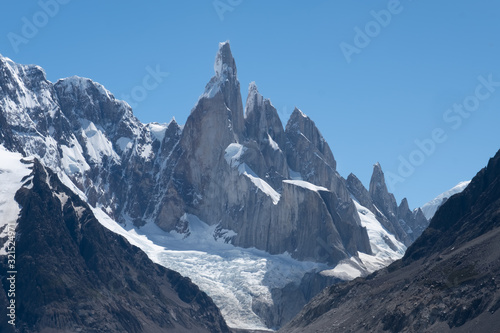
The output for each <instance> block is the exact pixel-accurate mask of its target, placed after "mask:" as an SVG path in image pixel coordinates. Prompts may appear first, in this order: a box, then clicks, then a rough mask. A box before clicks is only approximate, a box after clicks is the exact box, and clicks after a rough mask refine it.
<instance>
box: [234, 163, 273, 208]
mask: <svg viewBox="0 0 500 333" xmlns="http://www.w3.org/2000/svg"><path fill="white" fill-rule="evenodd" d="M238 172H239V173H240V175H244V176H246V177H248V178H249V179H250V180H251V181H252V183H253V184H254V185H255V186H257V188H258V189H259V190H261V191H262V192H264V193H265V194H266V195H267V196H269V197H270V198H271V200H272V201H273V204H275V205H277V204H278V202H279V201H280V198H281V195H280V194H279V193H278V192H276V190H275V189H274V188H272V187H271V185H269V184H268V183H267V182H266V181H265V180H263V179H262V178H259V176H257V175H256V174H255V172H253V170H252V169H250V167H249V166H248V165H247V164H246V163H243V164H240V166H239V167H238Z"/></svg>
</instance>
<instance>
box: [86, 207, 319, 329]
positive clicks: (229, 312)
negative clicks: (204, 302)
mask: <svg viewBox="0 0 500 333" xmlns="http://www.w3.org/2000/svg"><path fill="white" fill-rule="evenodd" d="M94 214H95V215H96V216H97V218H98V219H99V221H100V222H101V224H103V225H104V226H105V227H106V228H108V229H110V230H111V231H113V232H115V233H118V234H120V235H122V236H124V237H126V238H127V239H128V240H129V242H130V243H131V244H133V245H136V246H138V247H140V248H141V249H142V250H143V251H145V252H146V253H147V254H148V256H149V257H150V258H151V259H152V260H153V261H154V262H156V263H158V264H161V265H163V266H165V267H167V268H170V269H173V270H175V271H177V272H179V273H181V274H182V275H184V276H187V277H189V278H191V280H192V281H193V282H194V283H195V284H197V285H198V286H199V287H200V288H201V289H202V290H203V291H205V292H206V293H207V294H208V295H209V296H210V297H211V298H212V299H213V300H214V302H215V303H216V305H217V306H218V307H219V308H220V309H221V312H222V315H223V316H224V318H225V319H226V321H227V323H228V325H229V326H231V327H235V328H241V329H254V330H255V329H258V330H268V329H267V328H266V326H265V325H264V323H263V322H262V321H261V319H260V318H259V317H258V316H257V315H256V314H255V313H254V312H253V310H252V303H253V299H257V298H258V299H259V300H260V301H263V302H272V297H271V292H270V290H271V289H272V288H282V287H284V286H285V285H286V284H288V283H290V282H297V283H298V282H299V281H300V280H301V279H302V277H303V276H304V274H305V273H306V272H309V271H312V270H317V271H319V270H323V269H325V268H326V266H325V265H323V264H318V263H313V262H301V261H297V260H294V259H292V258H291V257H290V256H289V255H288V254H282V255H270V254H268V253H266V252H264V251H260V250H256V249H253V248H252V249H243V248H238V247H235V246H233V245H230V244H226V243H224V242H221V241H217V240H215V239H214V232H215V230H216V228H217V226H216V225H213V226H209V225H207V224H205V223H204V222H203V221H201V220H200V219H198V218H197V217H196V216H194V215H189V214H186V215H184V217H183V220H184V221H186V222H188V223H189V231H190V234H189V236H188V237H187V238H186V237H185V234H178V233H176V232H174V231H172V232H170V233H167V232H164V231H162V230H161V229H159V228H158V227H157V226H156V225H155V224H154V223H148V224H146V225H145V226H144V227H142V228H140V229H135V228H131V229H128V230H126V229H124V228H123V227H122V226H120V225H118V224H117V223H116V222H114V221H113V220H112V219H111V218H109V217H108V216H107V215H106V214H105V213H104V212H103V211H102V210H101V209H98V208H96V209H94Z"/></svg>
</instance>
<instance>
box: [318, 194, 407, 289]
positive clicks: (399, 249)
mask: <svg viewBox="0 0 500 333" xmlns="http://www.w3.org/2000/svg"><path fill="white" fill-rule="evenodd" d="M353 201H354V204H355V205H356V209H357V211H358V214H359V217H360V219H361V225H362V226H363V227H365V228H366V231H367V233H368V238H369V239H370V247H371V250H372V252H373V255H369V254H366V253H362V252H358V253H357V257H351V258H349V259H346V260H343V261H341V262H340V263H339V264H338V265H337V266H336V267H335V268H333V269H330V270H326V271H323V272H321V274H324V275H327V276H335V277H337V278H339V279H344V280H352V279H355V278H357V277H360V276H365V275H367V274H370V273H373V272H375V271H376V270H379V269H381V268H384V267H386V266H388V265H389V264H391V263H392V262H393V261H395V260H398V259H401V258H402V257H403V255H404V253H405V251H406V246H405V245H404V244H403V243H401V242H399V241H398V240H396V238H395V237H394V236H393V235H392V234H390V233H389V232H387V230H385V229H384V227H383V226H382V225H381V224H380V222H379V221H378V220H377V218H376V217H375V215H374V214H373V213H372V212H371V211H370V210H369V209H368V208H366V207H364V206H362V205H360V204H359V203H358V202H357V200H356V199H355V198H353ZM388 241H390V243H392V244H393V247H395V249H392V248H391V247H390V246H389V244H388Z"/></svg>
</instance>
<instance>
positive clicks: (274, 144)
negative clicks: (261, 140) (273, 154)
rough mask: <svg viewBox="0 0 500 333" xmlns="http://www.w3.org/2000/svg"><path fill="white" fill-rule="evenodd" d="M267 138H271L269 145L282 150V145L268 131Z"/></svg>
mask: <svg viewBox="0 0 500 333" xmlns="http://www.w3.org/2000/svg"><path fill="white" fill-rule="evenodd" d="M267 139H268V140H269V145H270V146H271V148H273V149H274V150H276V151H281V149H280V146H279V145H278V143H277V142H276V141H274V140H273V138H271V136H270V135H269V133H267Z"/></svg>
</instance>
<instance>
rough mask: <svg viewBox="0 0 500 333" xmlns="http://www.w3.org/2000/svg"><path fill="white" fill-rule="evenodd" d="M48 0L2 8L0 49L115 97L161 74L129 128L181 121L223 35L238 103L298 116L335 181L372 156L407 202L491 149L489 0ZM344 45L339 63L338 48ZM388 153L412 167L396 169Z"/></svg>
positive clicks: (436, 189)
mask: <svg viewBox="0 0 500 333" xmlns="http://www.w3.org/2000/svg"><path fill="white" fill-rule="evenodd" d="M54 1H56V0H42V1H41V2H37V1H30V2H29V3H27V1H4V2H3V3H2V10H1V11H0V22H1V23H0V28H1V31H0V53H1V54H3V55H4V56H7V57H9V58H11V59H13V60H14V61H16V62H19V63H35V64H38V65H40V66H42V67H43V68H44V69H45V70H46V73H47V77H48V79H49V80H51V81H53V82H55V81H56V80H57V79H58V78H63V77H67V76H71V75H79V76H84V77H89V78H92V79H93V80H94V81H97V82H100V83H102V84H103V85H104V86H105V87H107V88H108V89H109V90H110V91H111V92H113V93H114V94H115V96H116V97H118V98H123V97H124V96H126V95H130V93H131V92H133V91H136V92H138V91H139V90H140V87H141V86H142V82H143V79H144V78H145V76H146V75H148V70H147V68H149V69H152V70H154V69H156V68H159V69H160V71H162V72H168V73H169V75H168V77H163V78H161V83H159V85H158V86H157V87H155V88H154V89H152V90H150V91H146V92H147V97H146V98H144V99H143V100H140V101H139V103H137V102H138V100H137V99H135V100H134V99H132V100H130V98H128V101H129V103H131V104H137V105H136V106H135V108H134V113H135V114H136V116H137V117H138V118H139V119H140V120H141V121H143V122H151V121H157V122H168V121H169V120H170V119H171V118H172V117H173V116H175V117H176V119H177V120H178V121H179V122H180V123H184V122H185V120H186V119H187V117H188V115H189V112H190V110H191V108H192V107H193V106H194V104H195V103H196V101H197V99H198V96H199V95H200V94H201V93H202V92H203V89H204V86H205V84H206V83H207V82H208V81H209V79H210V78H211V76H212V75H213V62H214V57H215V53H216V51H217V48H218V42H220V41H225V40H230V41H231V48H232V50H233V55H234V57H235V59H236V63H237V66H238V76H239V79H240V82H241V85H242V94H243V99H244V100H245V99H246V94H247V87H248V84H249V83H250V82H251V81H256V83H257V85H258V87H259V90H260V91H261V93H262V94H263V95H264V97H266V98H270V99H271V101H272V103H273V104H274V105H275V107H276V108H277V109H278V112H279V114H280V117H281V119H282V121H283V122H284V123H286V121H287V120H288V116H289V115H290V113H291V112H292V111H293V108H294V106H297V107H299V108H300V109H301V110H302V111H303V112H305V113H306V114H308V115H309V116H310V117H311V118H312V119H313V120H314V121H315V122H316V124H317V125H318V127H319V129H320V130H321V132H322V133H323V135H324V136H325V138H326V139H327V141H328V142H329V144H330V147H331V148H332V150H333V153H334V156H335V158H336V160H337V162H338V170H339V172H340V174H341V175H342V176H344V177H347V176H348V174H349V173H350V172H353V173H354V174H356V175H357V176H358V177H359V178H360V179H361V180H362V181H363V183H364V184H365V185H368V183H369V179H370V176H371V172H372V165H373V164H374V163H375V162H377V161H378V162H380V163H381V165H382V168H383V170H384V171H385V172H386V174H387V173H391V174H392V175H394V177H393V179H394V182H395V183H394V187H393V189H394V191H395V194H396V198H397V200H398V201H399V200H401V199H402V198H403V197H408V199H409V203H410V206H411V207H416V206H420V205H422V204H423V203H425V202H426V201H428V200H429V199H432V198H433V197H434V196H436V195H438V194H439V193H441V192H443V191H445V190H447V189H449V188H450V187H452V186H454V185H455V184H456V183H458V182H459V181H462V180H467V179H470V178H471V177H473V176H474V175H475V173H476V172H477V171H479V169H480V168H482V167H483V166H485V165H486V163H487V161H488V158H489V157H491V156H493V155H494V154H495V152H496V151H497V150H498V149H499V148H500V140H499V139H500V131H499V130H498V128H499V125H500V86H494V84H493V85H491V84H489V85H488V87H486V86H484V84H483V86H479V85H480V84H481V82H480V81H479V80H478V77H479V76H482V77H483V78H484V80H486V81H488V76H490V75H491V80H492V81H495V82H500V67H499V65H500V38H499V36H500V20H499V19H498V17H499V15H500V3H499V2H497V1H493V0H479V1H465V0H459V1H456V0H455V1H451V0H448V1H439V2H438V1H430V0H428V1H425V0H413V1H411V0H401V1H400V2H399V5H398V4H397V1H396V2H394V1H386V0H384V1H379V0H377V1H352V0H344V1H315V2H314V3H313V4H311V2H306V1H263V0H221V1H211V0H207V1H95V0H87V1H82V0H72V1H68V0H64V1H63V0H59V1H60V2H61V3H62V2H65V3H64V4H59V6H58V7H59V8H57V10H56V8H54V6H49V7H47V6H42V5H41V3H42V4H51V3H52V4H53V3H54ZM214 4H215V5H218V6H219V13H218V12H217V10H216V9H215V6H214ZM42 7H46V8H45V9H43V8H42ZM382 10H385V11H386V12H381V11H382ZM388 10H390V11H389V13H390V15H391V19H390V22H388V18H387V15H385V16H384V15H383V14H384V13H385V14H387V11H388ZM44 11H45V12H44ZM371 11H375V12H376V13H379V15H380V17H379V20H380V21H381V22H382V23H376V22H377V21H375V17H374V16H373V15H372V13H371ZM46 12H49V14H50V15H49V14H46ZM219 14H220V15H219ZM221 18H222V19H221ZM26 22H28V23H26ZM30 24H35V28H36V29H37V30H38V31H33V30H30V29H29V25H30ZM36 25H38V27H37V26H36ZM356 27H358V28H359V30H361V31H362V32H363V33H364V34H366V29H368V34H369V35H368V36H367V37H368V38H370V41H369V43H367V40H366V36H365V39H363V38H362V37H364V36H361V37H359V36H358V38H357V39H356V40H355V37H356V35H357V32H356V30H355V28H356ZM31 28H32V27H31ZM359 30H358V31H359ZM370 35H371V36H372V37H370ZM342 43H345V44H342ZM347 44H349V46H346V45H347ZM366 44H368V45H366ZM341 45H343V46H344V51H342V48H341ZM356 45H357V46H356ZM355 47H357V50H356V52H357V53H352V54H350V56H349V57H348V58H350V60H351V61H350V62H349V63H348V61H347V60H346V57H345V55H344V53H345V52H346V51H345V50H346V49H347V50H349V52H354V51H353V50H354V48H355ZM137 87H139V88H137ZM134 89H135V90H134ZM138 89H139V90H138ZM488 89H489V90H488ZM137 96H138V95H137ZM140 99H142V97H141V98H140ZM464 101H465V104H467V105H466V107H467V108H468V109H470V110H473V111H470V112H469V111H467V110H466V109H464V106H463V105H462V104H463V103H464ZM455 103H457V104H458V105H462V110H461V111H460V112H462V113H459V109H457V111H454V110H453V105H454V104H455ZM450 108H452V109H451V110H450V111H447V110H448V109H450ZM444 117H445V118H446V120H445V119H444ZM439 128H440V129H441V131H440V130H439ZM436 129H438V130H437V132H436V133H435V136H434V137H433V135H432V132H433V131H434V130H436ZM443 137H445V138H446V140H444V142H443ZM415 140H421V142H427V144H428V145H427V146H424V148H419V147H418V146H417V145H416V143H415ZM429 140H432V141H433V142H434V145H435V147H434V149H432V148H433V147H431V146H432V145H429ZM424 150H427V153H428V154H425V153H426V152H425V151H424ZM401 158H403V159H404V160H406V161H408V162H407V163H409V164H410V168H413V169H411V170H408V165H406V169H405V168H403V167H401V165H402V164H405V162H401ZM410 161H411V162H410ZM398 168H399V169H401V170H400V171H398ZM396 177H399V178H396ZM403 180H404V181H403Z"/></svg>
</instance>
